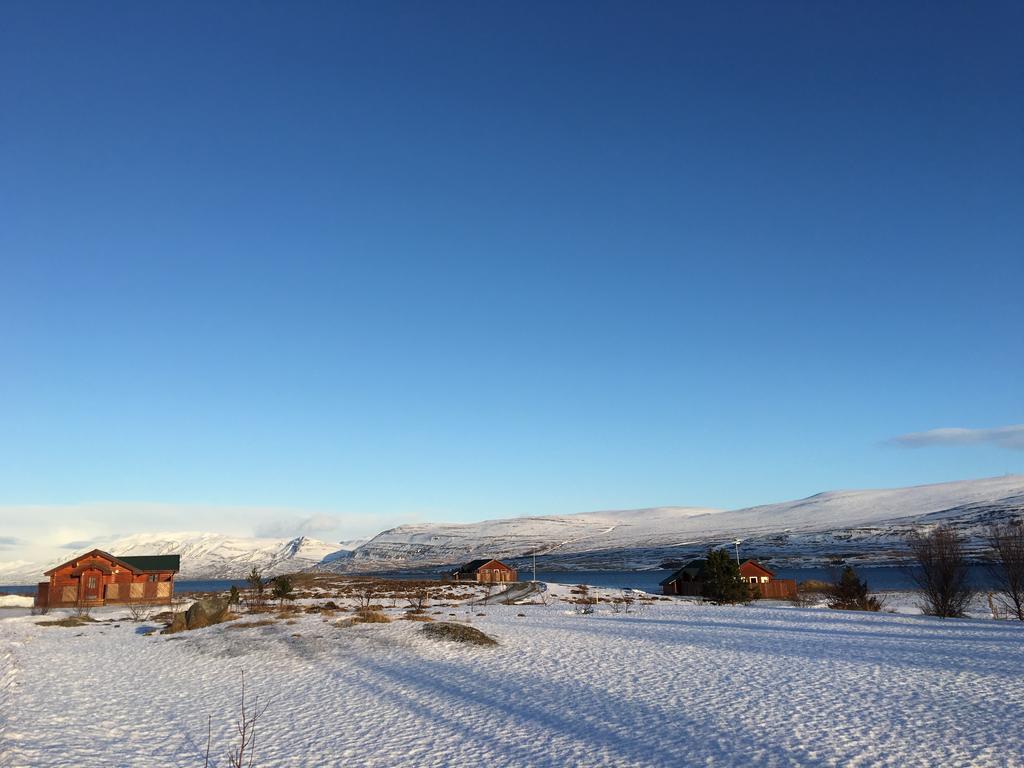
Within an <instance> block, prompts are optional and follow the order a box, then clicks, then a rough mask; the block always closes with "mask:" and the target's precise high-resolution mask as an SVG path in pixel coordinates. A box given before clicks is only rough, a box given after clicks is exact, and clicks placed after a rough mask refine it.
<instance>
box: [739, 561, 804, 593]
mask: <svg viewBox="0 0 1024 768" xmlns="http://www.w3.org/2000/svg"><path fill="white" fill-rule="evenodd" d="M740 578H741V579H743V580H744V581H745V582H747V583H748V584H750V587H751V590H756V591H757V595H758V597H765V598H771V599H775V600H792V599H793V598H795V597H796V582H795V581H794V580H793V579H776V578H775V574H774V573H773V572H772V571H769V570H768V569H767V568H765V567H764V566H763V565H761V564H760V563H759V562H757V561H756V560H747V561H746V562H745V563H743V565H741V566H740Z"/></svg>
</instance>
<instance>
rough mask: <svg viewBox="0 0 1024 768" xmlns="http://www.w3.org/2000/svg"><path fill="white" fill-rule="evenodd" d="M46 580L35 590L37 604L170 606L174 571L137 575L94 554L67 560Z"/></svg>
mask: <svg viewBox="0 0 1024 768" xmlns="http://www.w3.org/2000/svg"><path fill="white" fill-rule="evenodd" d="M49 574H50V580H49V581H48V582H44V583H43V584H45V585H46V588H45V589H43V588H42V587H43V584H40V587H39V589H37V591H36V601H37V603H38V604H39V605H50V606H55V607H59V606H72V605H77V604H78V603H79V602H80V601H81V602H84V603H85V604H88V605H105V604H107V603H127V602H132V601H136V600H140V601H146V602H154V603H170V602H171V598H172V595H173V594H174V572H173V571H159V572H137V571H133V570H131V569H129V568H126V567H125V565H124V563H120V562H116V561H114V560H110V559H108V558H106V557H103V556H101V555H98V554H94V553H90V554H88V555H84V556H83V557H81V558H79V559H77V560H70V561H68V562H67V563H64V564H63V565H61V566H58V567H57V568H54V569H53V570H52V571H50V572H49Z"/></svg>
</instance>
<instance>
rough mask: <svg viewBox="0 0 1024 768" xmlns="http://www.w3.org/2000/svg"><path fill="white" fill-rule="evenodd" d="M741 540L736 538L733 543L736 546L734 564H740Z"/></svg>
mask: <svg viewBox="0 0 1024 768" xmlns="http://www.w3.org/2000/svg"><path fill="white" fill-rule="evenodd" d="M742 542H743V540H742V539H736V540H735V541H734V542H733V545H734V546H735V547H736V565H739V564H740V544H741V543H742Z"/></svg>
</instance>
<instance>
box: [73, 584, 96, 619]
mask: <svg viewBox="0 0 1024 768" xmlns="http://www.w3.org/2000/svg"><path fill="white" fill-rule="evenodd" d="M84 591H85V590H83V589H81V588H79V590H78V597H77V598H76V599H75V617H76V618H79V619H87V618H89V614H90V613H92V606H91V605H89V603H87V602H86V601H85V595H84V594H83V593H84Z"/></svg>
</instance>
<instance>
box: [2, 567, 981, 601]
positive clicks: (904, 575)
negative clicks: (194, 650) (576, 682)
mask: <svg viewBox="0 0 1024 768" xmlns="http://www.w3.org/2000/svg"><path fill="white" fill-rule="evenodd" d="M773 570H774V571H775V575H776V576H777V577H778V578H780V579H795V580H796V581H797V582H801V581H805V580H807V579H815V580H818V581H831V580H832V578H833V577H834V574H835V571H833V570H830V569H828V568H781V567H780V568H774V569H773ZM969 570H970V580H971V584H972V585H973V586H975V587H976V588H978V589H984V588H986V587H989V586H991V583H992V581H991V576H990V574H989V572H988V569H987V568H986V567H985V566H983V565H972V566H969ZM671 573H672V571H670V570H663V569H655V570H650V571H546V570H538V571H537V579H538V580H539V581H548V582H552V583H554V584H589V585H590V586H592V587H605V588H609V589H627V588H632V589H642V590H644V591H645V592H659V591H660V590H661V588H660V587H659V583H660V582H661V580H662V579H664V578H665V577H667V576H669V575H670V574H671ZM857 574H858V575H859V576H860V578H862V579H866V580H867V582H868V586H869V587H870V588H871V589H896V590H899V589H916V588H917V585H916V584H915V583H914V579H913V573H912V569H910V568H908V567H905V566H878V565H875V566H865V567H863V568H857ZM372 575H374V576H377V577H379V578H386V579H436V578H439V576H440V572H424V571H395V572H388V573H376V574H372ZM519 577H520V578H521V579H524V580H526V579H530V578H532V577H533V572H532V571H531V570H530V569H529V568H524V569H521V570H520V571H519ZM232 586H236V587H238V588H239V589H244V588H245V586H246V583H245V581H244V580H242V579H237V580H226V579H217V580H210V581H177V582H175V586H174V591H175V592H176V593H179V594H180V593H183V592H221V591H226V590H229V589H231V587H232ZM35 591H36V588H35V585H29V586H26V585H15V586H0V592H7V593H10V594H16V595H17V594H21V595H33V594H35Z"/></svg>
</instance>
